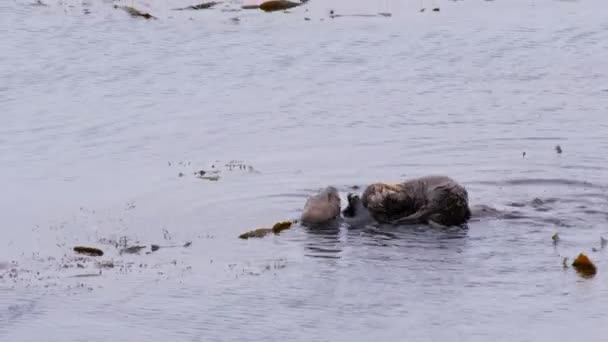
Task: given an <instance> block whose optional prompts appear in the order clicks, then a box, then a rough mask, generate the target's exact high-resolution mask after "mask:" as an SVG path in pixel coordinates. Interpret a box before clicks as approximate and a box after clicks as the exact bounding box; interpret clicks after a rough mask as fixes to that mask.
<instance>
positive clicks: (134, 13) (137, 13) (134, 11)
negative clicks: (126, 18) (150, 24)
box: [114, 5, 158, 19]
mask: <svg viewBox="0 0 608 342" xmlns="http://www.w3.org/2000/svg"><path fill="white" fill-rule="evenodd" d="M114 8H120V9H122V10H124V11H125V12H127V13H129V14H130V15H131V16H132V17H134V18H137V17H142V18H144V19H158V18H156V17H155V16H153V15H152V14H150V13H146V12H141V11H140V10H138V9H136V8H134V7H130V6H118V5H114Z"/></svg>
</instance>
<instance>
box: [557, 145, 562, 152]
mask: <svg viewBox="0 0 608 342" xmlns="http://www.w3.org/2000/svg"><path fill="white" fill-rule="evenodd" d="M555 152H557V154H562V147H561V146H559V145H557V146H555Z"/></svg>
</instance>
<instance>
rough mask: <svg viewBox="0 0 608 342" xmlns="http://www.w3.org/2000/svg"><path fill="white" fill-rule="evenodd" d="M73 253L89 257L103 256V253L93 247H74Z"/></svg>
mask: <svg viewBox="0 0 608 342" xmlns="http://www.w3.org/2000/svg"><path fill="white" fill-rule="evenodd" d="M74 252H76V253H78V254H84V255H89V256H103V251H102V250H101V249H99V248H95V247H85V246H76V247H74Z"/></svg>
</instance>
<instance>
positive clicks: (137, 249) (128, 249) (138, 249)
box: [118, 246, 148, 255]
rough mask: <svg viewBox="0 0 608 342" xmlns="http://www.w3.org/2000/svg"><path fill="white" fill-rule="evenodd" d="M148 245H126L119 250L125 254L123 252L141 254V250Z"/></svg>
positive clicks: (121, 253)
mask: <svg viewBox="0 0 608 342" xmlns="http://www.w3.org/2000/svg"><path fill="white" fill-rule="evenodd" d="M147 247H148V246H130V247H126V248H121V249H120V251H119V252H118V254H120V255H123V254H139V252H141V251H142V250H143V249H145V248H147Z"/></svg>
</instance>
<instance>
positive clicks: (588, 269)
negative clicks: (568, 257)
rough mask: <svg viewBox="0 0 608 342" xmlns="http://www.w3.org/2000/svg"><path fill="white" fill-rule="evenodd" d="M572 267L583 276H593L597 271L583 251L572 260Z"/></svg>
mask: <svg viewBox="0 0 608 342" xmlns="http://www.w3.org/2000/svg"><path fill="white" fill-rule="evenodd" d="M572 267H574V269H576V271H577V272H578V273H579V274H581V275H582V276H583V277H586V278H588V277H593V276H594V275H595V274H596V273H597V268H596V267H595V265H594V264H593V262H591V260H590V259H589V258H588V257H587V256H586V255H585V254H583V253H580V254H579V255H578V257H576V259H574V261H573V262H572Z"/></svg>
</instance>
